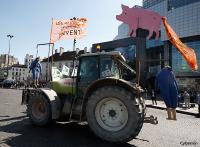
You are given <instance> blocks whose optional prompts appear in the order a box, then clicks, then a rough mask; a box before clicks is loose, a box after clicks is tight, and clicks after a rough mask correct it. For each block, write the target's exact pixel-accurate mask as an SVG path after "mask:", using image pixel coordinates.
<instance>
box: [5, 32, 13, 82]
mask: <svg viewBox="0 0 200 147" xmlns="http://www.w3.org/2000/svg"><path fill="white" fill-rule="evenodd" d="M7 37H8V38H9V49H8V63H7V78H8V67H9V55H10V40H11V39H12V38H13V37H14V36H13V35H10V34H9V35H7Z"/></svg>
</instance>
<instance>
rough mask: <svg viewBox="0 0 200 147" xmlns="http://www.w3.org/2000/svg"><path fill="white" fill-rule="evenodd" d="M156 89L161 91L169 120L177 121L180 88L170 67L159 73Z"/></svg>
mask: <svg viewBox="0 0 200 147" xmlns="http://www.w3.org/2000/svg"><path fill="white" fill-rule="evenodd" d="M156 88H157V89H160V93H161V95H162V96H163V100H164V102H165V104H166V106H167V114H168V118H167V119H169V120H176V107H177V101H178V86H177V83H176V78H175V76H174V74H173V72H172V68H171V67H170V66H166V67H165V68H163V69H162V70H161V71H160V72H159V73H158V75H157V77H156Z"/></svg>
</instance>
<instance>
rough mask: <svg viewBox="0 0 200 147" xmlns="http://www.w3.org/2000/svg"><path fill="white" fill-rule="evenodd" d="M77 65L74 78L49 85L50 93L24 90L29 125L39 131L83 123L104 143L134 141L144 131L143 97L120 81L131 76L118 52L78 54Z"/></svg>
mask: <svg viewBox="0 0 200 147" xmlns="http://www.w3.org/2000/svg"><path fill="white" fill-rule="evenodd" d="M78 63H79V65H78V67H77V75H76V76H74V77H72V78H65V79H62V80H60V81H52V82H51V84H50V85H51V86H50V87H49V88H37V89H24V90H23V95H22V104H26V105H27V113H28V116H29V119H30V121H31V122H32V123H33V124H35V125H38V126H43V125H46V124H48V123H50V122H52V121H57V122H61V121H62V122H63V121H64V122H78V123H79V122H87V123H88V125H89V127H90V128H91V130H92V131H93V132H94V134H96V135H97V136H98V137H100V138H101V139H103V140H106V141H109V142H118V143H119V142H120V143H121V142H128V141H130V140H132V139H133V138H135V137H136V136H137V135H138V134H139V132H140V130H141V128H142V126H143V121H144V116H145V104H144V100H143V97H144V95H145V92H144V90H143V89H142V88H141V87H140V86H139V85H138V84H136V83H134V82H130V81H126V80H124V79H127V77H130V75H131V76H132V77H134V76H135V71H134V70H133V69H131V68H130V67H129V66H128V65H127V64H126V63H125V59H124V57H123V56H122V55H121V54H120V53H119V52H97V53H86V54H82V55H80V56H79V57H78ZM125 73H129V74H128V75H127V74H125Z"/></svg>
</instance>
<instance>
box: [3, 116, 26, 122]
mask: <svg viewBox="0 0 200 147" xmlns="http://www.w3.org/2000/svg"><path fill="white" fill-rule="evenodd" d="M4 117H5V116H4ZM7 117H9V116H7ZM25 117H26V115H24V116H19V117H11V118H5V119H1V120H0V122H4V121H11V120H18V119H22V118H25Z"/></svg>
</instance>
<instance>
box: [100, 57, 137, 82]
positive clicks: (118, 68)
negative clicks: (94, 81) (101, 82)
mask: <svg viewBox="0 0 200 147" xmlns="http://www.w3.org/2000/svg"><path fill="white" fill-rule="evenodd" d="M100 61H101V62H100V78H105V77H115V78H123V79H125V80H130V79H133V78H134V77H135V71H134V70H133V69H132V68H131V67H130V66H129V65H127V64H126V63H125V62H124V61H122V60H120V59H117V58H113V57H111V56H103V57H101V60H100Z"/></svg>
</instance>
